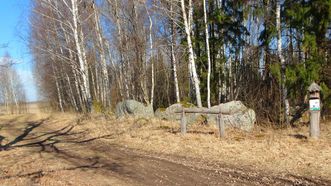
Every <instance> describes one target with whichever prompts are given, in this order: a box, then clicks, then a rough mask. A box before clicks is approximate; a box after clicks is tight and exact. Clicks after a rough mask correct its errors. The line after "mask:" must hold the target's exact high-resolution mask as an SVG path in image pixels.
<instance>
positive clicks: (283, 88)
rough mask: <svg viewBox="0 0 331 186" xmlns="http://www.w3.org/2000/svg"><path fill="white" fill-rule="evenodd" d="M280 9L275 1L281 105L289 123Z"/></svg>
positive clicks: (278, 1)
mask: <svg viewBox="0 0 331 186" xmlns="http://www.w3.org/2000/svg"><path fill="white" fill-rule="evenodd" d="M280 11H281V4H280V0H277V1H276V28H277V52H278V57H279V60H280V64H281V82H280V84H281V94H282V95H281V96H282V105H283V107H284V110H283V111H284V112H283V114H284V117H285V122H286V124H288V123H289V118H288V115H289V104H288V100H287V99H286V97H287V90H286V86H285V81H286V75H285V70H286V66H285V65H286V64H285V58H284V56H283V52H282V30H281V15H280Z"/></svg>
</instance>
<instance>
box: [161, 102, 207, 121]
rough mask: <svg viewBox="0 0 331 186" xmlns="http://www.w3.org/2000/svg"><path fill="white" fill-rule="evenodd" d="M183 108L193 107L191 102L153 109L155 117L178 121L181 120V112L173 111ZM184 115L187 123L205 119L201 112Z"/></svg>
mask: <svg viewBox="0 0 331 186" xmlns="http://www.w3.org/2000/svg"><path fill="white" fill-rule="evenodd" d="M183 107H184V108H195V106H194V105H193V104H181V103H176V104H173V105H170V106H169V107H168V108H166V109H164V108H159V109H157V110H156V111H155V117H156V118H159V119H163V120H168V121H180V120H181V114H180V113H175V112H176V111H178V110H182V109H183ZM185 116H186V122H187V123H188V124H192V123H195V122H203V121H204V120H206V117H204V116H203V115H202V114H185Z"/></svg>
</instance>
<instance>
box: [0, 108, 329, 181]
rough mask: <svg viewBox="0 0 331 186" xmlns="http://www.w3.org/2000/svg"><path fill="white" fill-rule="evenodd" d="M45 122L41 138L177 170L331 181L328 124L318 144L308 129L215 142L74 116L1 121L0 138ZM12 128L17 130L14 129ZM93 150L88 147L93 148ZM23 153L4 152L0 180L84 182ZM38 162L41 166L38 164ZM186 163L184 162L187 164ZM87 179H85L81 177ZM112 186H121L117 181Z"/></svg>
mask: <svg viewBox="0 0 331 186" xmlns="http://www.w3.org/2000/svg"><path fill="white" fill-rule="evenodd" d="M45 118H48V120H47V125H46V126H45V127H46V128H43V127H42V126H41V128H39V133H44V132H47V131H49V130H57V129H60V128H63V127H64V126H67V125H73V126H74V131H84V134H82V135H84V139H94V138H97V139H98V143H96V144H97V145H98V144H99V145H101V144H104V146H107V145H111V144H114V145H119V146H122V147H128V148H131V149H135V150H136V151H138V152H142V153H144V152H148V153H147V154H154V155H153V156H154V157H158V158H162V159H167V160H170V161H177V160H178V161H181V162H180V163H181V164H187V165H189V164H190V163H191V161H189V159H194V160H195V161H194V162H195V163H197V164H199V165H198V166H201V167H203V168H207V169H209V168H210V169H212V168H217V169H223V168H224V166H225V167H227V166H228V167H236V168H239V169H241V168H242V170H243V171H244V172H249V170H252V172H254V171H257V172H263V173H264V174H266V175H268V174H270V175H275V176H277V175H284V174H287V175H294V176H303V177H308V178H311V179H314V178H320V179H327V180H330V178H331V166H329V165H331V126H330V123H322V126H321V129H322V136H321V139H320V140H310V139H309V138H307V136H308V127H306V126H303V127H300V128H294V129H277V130H275V129H270V128H261V127H257V128H255V130H254V131H253V132H251V133H246V132H241V131H238V130H235V129H227V130H226V132H227V137H226V138H225V139H219V138H218V137H217V132H218V130H217V128H216V127H214V126H205V125H192V126H189V128H188V134H186V135H181V134H180V128H179V124H178V123H176V122H167V121H160V120H156V119H151V120H146V119H137V118H125V119H119V120H117V119H116V118H115V117H114V116H110V117H107V118H106V117H104V116H102V115H92V116H89V117H86V116H82V115H77V114H72V113H67V114H42V113H39V114H29V115H16V116H0V121H1V123H0V127H3V129H4V130H3V131H7V132H8V134H6V133H2V135H4V136H17V135H16V134H15V133H14V132H17V133H18V134H19V133H20V131H22V130H21V128H19V127H22V126H24V125H17V131H15V130H12V131H11V130H5V129H6V127H7V126H8V125H16V123H17V124H18V123H23V122H29V121H37V120H41V119H45ZM12 128H14V129H15V128H16V127H12ZM22 129H23V128H22ZM9 133H11V134H9ZM13 133H14V134H13ZM78 137H79V136H78ZM75 138H76V137H75ZM5 140H6V141H3V143H4V144H6V143H8V142H9V141H12V140H13V139H11V138H6V139H5ZM93 144H94V143H93V142H92V144H91V145H93ZM57 147H58V148H60V149H61V150H64V151H68V152H71V153H73V154H76V153H78V152H79V153H80V156H82V157H90V156H96V155H97V156H98V157H101V158H107V157H104V156H106V155H107V154H105V153H102V152H96V151H93V149H86V148H84V149H79V148H83V147H79V146H74V145H70V144H67V143H63V144H62V143H59V144H58V145H57ZM27 150H28V149H26V148H22V149H20V148H17V149H14V151H3V152H2V154H1V157H2V160H5V161H6V162H5V164H3V165H0V168H1V166H3V167H6V171H7V172H6V173H2V174H4V175H12V174H15V173H17V172H31V171H32V170H34V171H38V170H39V169H40V168H41V167H43V165H47V169H45V168H43V171H46V172H47V170H48V169H49V170H59V171H55V172H52V174H47V176H45V175H44V176H43V177H42V178H41V179H40V180H39V183H42V184H41V185H49V184H52V185H70V183H69V182H70V180H72V179H73V178H74V177H75V176H77V175H80V176H83V177H84V174H85V173H84V171H81V170H74V171H72V170H71V171H69V170H67V169H68V168H69V169H70V166H68V165H70V163H68V162H66V161H67V160H66V159H60V160H61V161H59V159H54V157H52V156H51V155H50V154H48V153H41V155H42V157H41V156H39V155H38V153H34V154H31V155H27V154H29V152H28V151H27ZM13 152H14V153H13ZM82 152H84V154H82ZM47 156H49V157H47ZM17 157H19V158H20V161H19V162H14V160H15V158H16V159H17ZM174 157H177V158H174ZM40 158H42V159H43V160H42V161H41V160H40ZM186 159H188V160H187V161H185V160H186ZM9 165H10V166H9ZM219 166H221V167H219ZM8 167H9V168H8ZM44 167H45V166H44ZM3 170H4V169H3ZM57 176H58V177H65V179H58V177H57ZM87 176H88V175H87V174H86V175H85V177H87ZM12 179H15V180H11V179H6V180H5V182H6V183H7V184H10V183H17V184H18V185H28V184H29V183H30V182H31V180H28V179H27V178H12ZM100 179H101V178H100ZM50 180H52V181H50ZM64 180H66V181H64ZM29 181H30V182H29ZM75 181H77V179H75ZM114 181H118V182H119V180H114ZM75 183H76V184H77V183H79V182H75ZM82 184H83V183H82ZM83 185H84V184H83Z"/></svg>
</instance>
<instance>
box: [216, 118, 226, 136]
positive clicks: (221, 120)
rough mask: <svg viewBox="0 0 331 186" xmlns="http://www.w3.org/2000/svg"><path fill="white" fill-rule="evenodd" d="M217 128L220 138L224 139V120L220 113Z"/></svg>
mask: <svg viewBox="0 0 331 186" xmlns="http://www.w3.org/2000/svg"><path fill="white" fill-rule="evenodd" d="M217 126H218V130H219V135H220V138H224V137H225V127H224V122H223V119H222V113H221V112H219V114H218V115H217Z"/></svg>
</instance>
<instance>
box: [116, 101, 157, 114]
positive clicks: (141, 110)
mask: <svg viewBox="0 0 331 186" xmlns="http://www.w3.org/2000/svg"><path fill="white" fill-rule="evenodd" d="M115 114H116V117H118V118H119V117H124V116H126V115H131V116H136V117H145V118H151V117H154V111H153V108H152V106H151V105H147V106H145V105H144V104H143V103H140V102H138V101H135V100H125V101H122V102H120V103H118V104H117V105H116V112H115Z"/></svg>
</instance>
